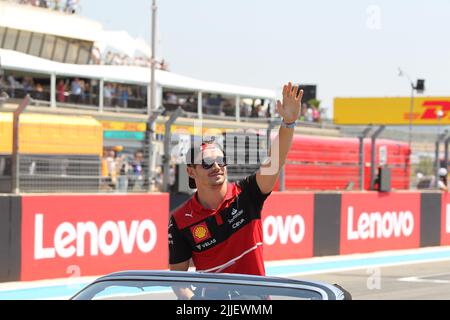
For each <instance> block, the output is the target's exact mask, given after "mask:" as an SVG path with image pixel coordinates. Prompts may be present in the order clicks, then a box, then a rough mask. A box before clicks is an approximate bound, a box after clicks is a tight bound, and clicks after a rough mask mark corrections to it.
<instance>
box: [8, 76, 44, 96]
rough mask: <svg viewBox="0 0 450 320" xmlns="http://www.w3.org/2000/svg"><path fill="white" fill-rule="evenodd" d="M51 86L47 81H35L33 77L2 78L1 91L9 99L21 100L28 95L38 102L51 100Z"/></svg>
mask: <svg viewBox="0 0 450 320" xmlns="http://www.w3.org/2000/svg"><path fill="white" fill-rule="evenodd" d="M48 86H49V84H47V83H45V81H35V79H33V77H30V76H25V77H22V78H16V77H14V76H13V75H8V76H6V77H1V78H0V91H2V92H5V93H6V94H7V95H8V98H11V99H14V98H17V99H21V98H23V97H25V96H26V95H27V94H29V95H30V96H31V98H33V99H36V100H49V99H50V90H49V88H48Z"/></svg>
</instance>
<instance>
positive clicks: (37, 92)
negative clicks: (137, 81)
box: [0, 74, 147, 109]
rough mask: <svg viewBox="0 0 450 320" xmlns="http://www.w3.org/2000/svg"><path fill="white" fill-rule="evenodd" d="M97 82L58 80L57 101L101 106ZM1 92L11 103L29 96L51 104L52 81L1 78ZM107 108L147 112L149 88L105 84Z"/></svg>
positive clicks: (11, 76) (69, 79)
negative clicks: (133, 109) (142, 109)
mask: <svg viewBox="0 0 450 320" xmlns="http://www.w3.org/2000/svg"><path fill="white" fill-rule="evenodd" d="M98 90H99V88H98V82H91V81H90V80H89V79H80V78H66V79H61V78H59V79H57V83H56V101H57V102H58V103H70V104H84V105H91V106H97V105H98ZM0 91H1V92H4V93H5V94H7V95H8V98H9V99H22V98H24V97H25V96H26V95H27V94H30V96H31V98H33V99H35V100H40V101H50V80H49V79H34V78H33V77H31V76H24V77H18V76H17V77H15V76H13V75H11V74H10V75H7V76H6V77H0ZM103 95H104V96H103V97H104V106H105V107H112V108H135V109H139V108H144V107H145V105H146V99H147V94H146V88H145V87H139V86H131V85H125V84H118V83H109V82H107V83H105V86H104V89H103Z"/></svg>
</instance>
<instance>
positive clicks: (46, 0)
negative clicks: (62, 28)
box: [7, 0, 80, 14]
mask: <svg viewBox="0 0 450 320" xmlns="http://www.w3.org/2000/svg"><path fill="white" fill-rule="evenodd" d="M7 1H9V2H16V3H19V4H26V5H31V6H34V7H41V8H47V9H51V10H55V11H59V12H66V13H70V14H75V13H78V12H79V10H80V3H79V2H80V0H7Z"/></svg>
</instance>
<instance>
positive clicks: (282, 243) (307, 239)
mask: <svg viewBox="0 0 450 320" xmlns="http://www.w3.org/2000/svg"><path fill="white" fill-rule="evenodd" d="M313 217H314V194H313V193H309V194H307V193H300V192H283V193H279V192H274V193H272V195H271V196H270V197H269V198H267V200H266V202H265V204H264V208H263V211H262V225H263V233H264V260H265V261H270V260H282V259H299V258H309V257H312V256H313V229H314V221H313Z"/></svg>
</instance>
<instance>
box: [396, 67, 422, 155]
mask: <svg viewBox="0 0 450 320" xmlns="http://www.w3.org/2000/svg"><path fill="white" fill-rule="evenodd" d="M398 75H399V77H403V76H404V77H406V78H407V79H408V82H409V84H410V86H411V101H410V105H409V135H408V136H409V138H408V141H409V142H408V143H409V150H411V143H412V122H413V111H414V90H416V91H417V92H418V93H423V91H424V90H425V80H423V79H418V80H417V84H416V85H414V82H413V81H412V80H411V77H410V76H409V75H408V74H407V73H405V72H403V70H402V69H400V68H398Z"/></svg>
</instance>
